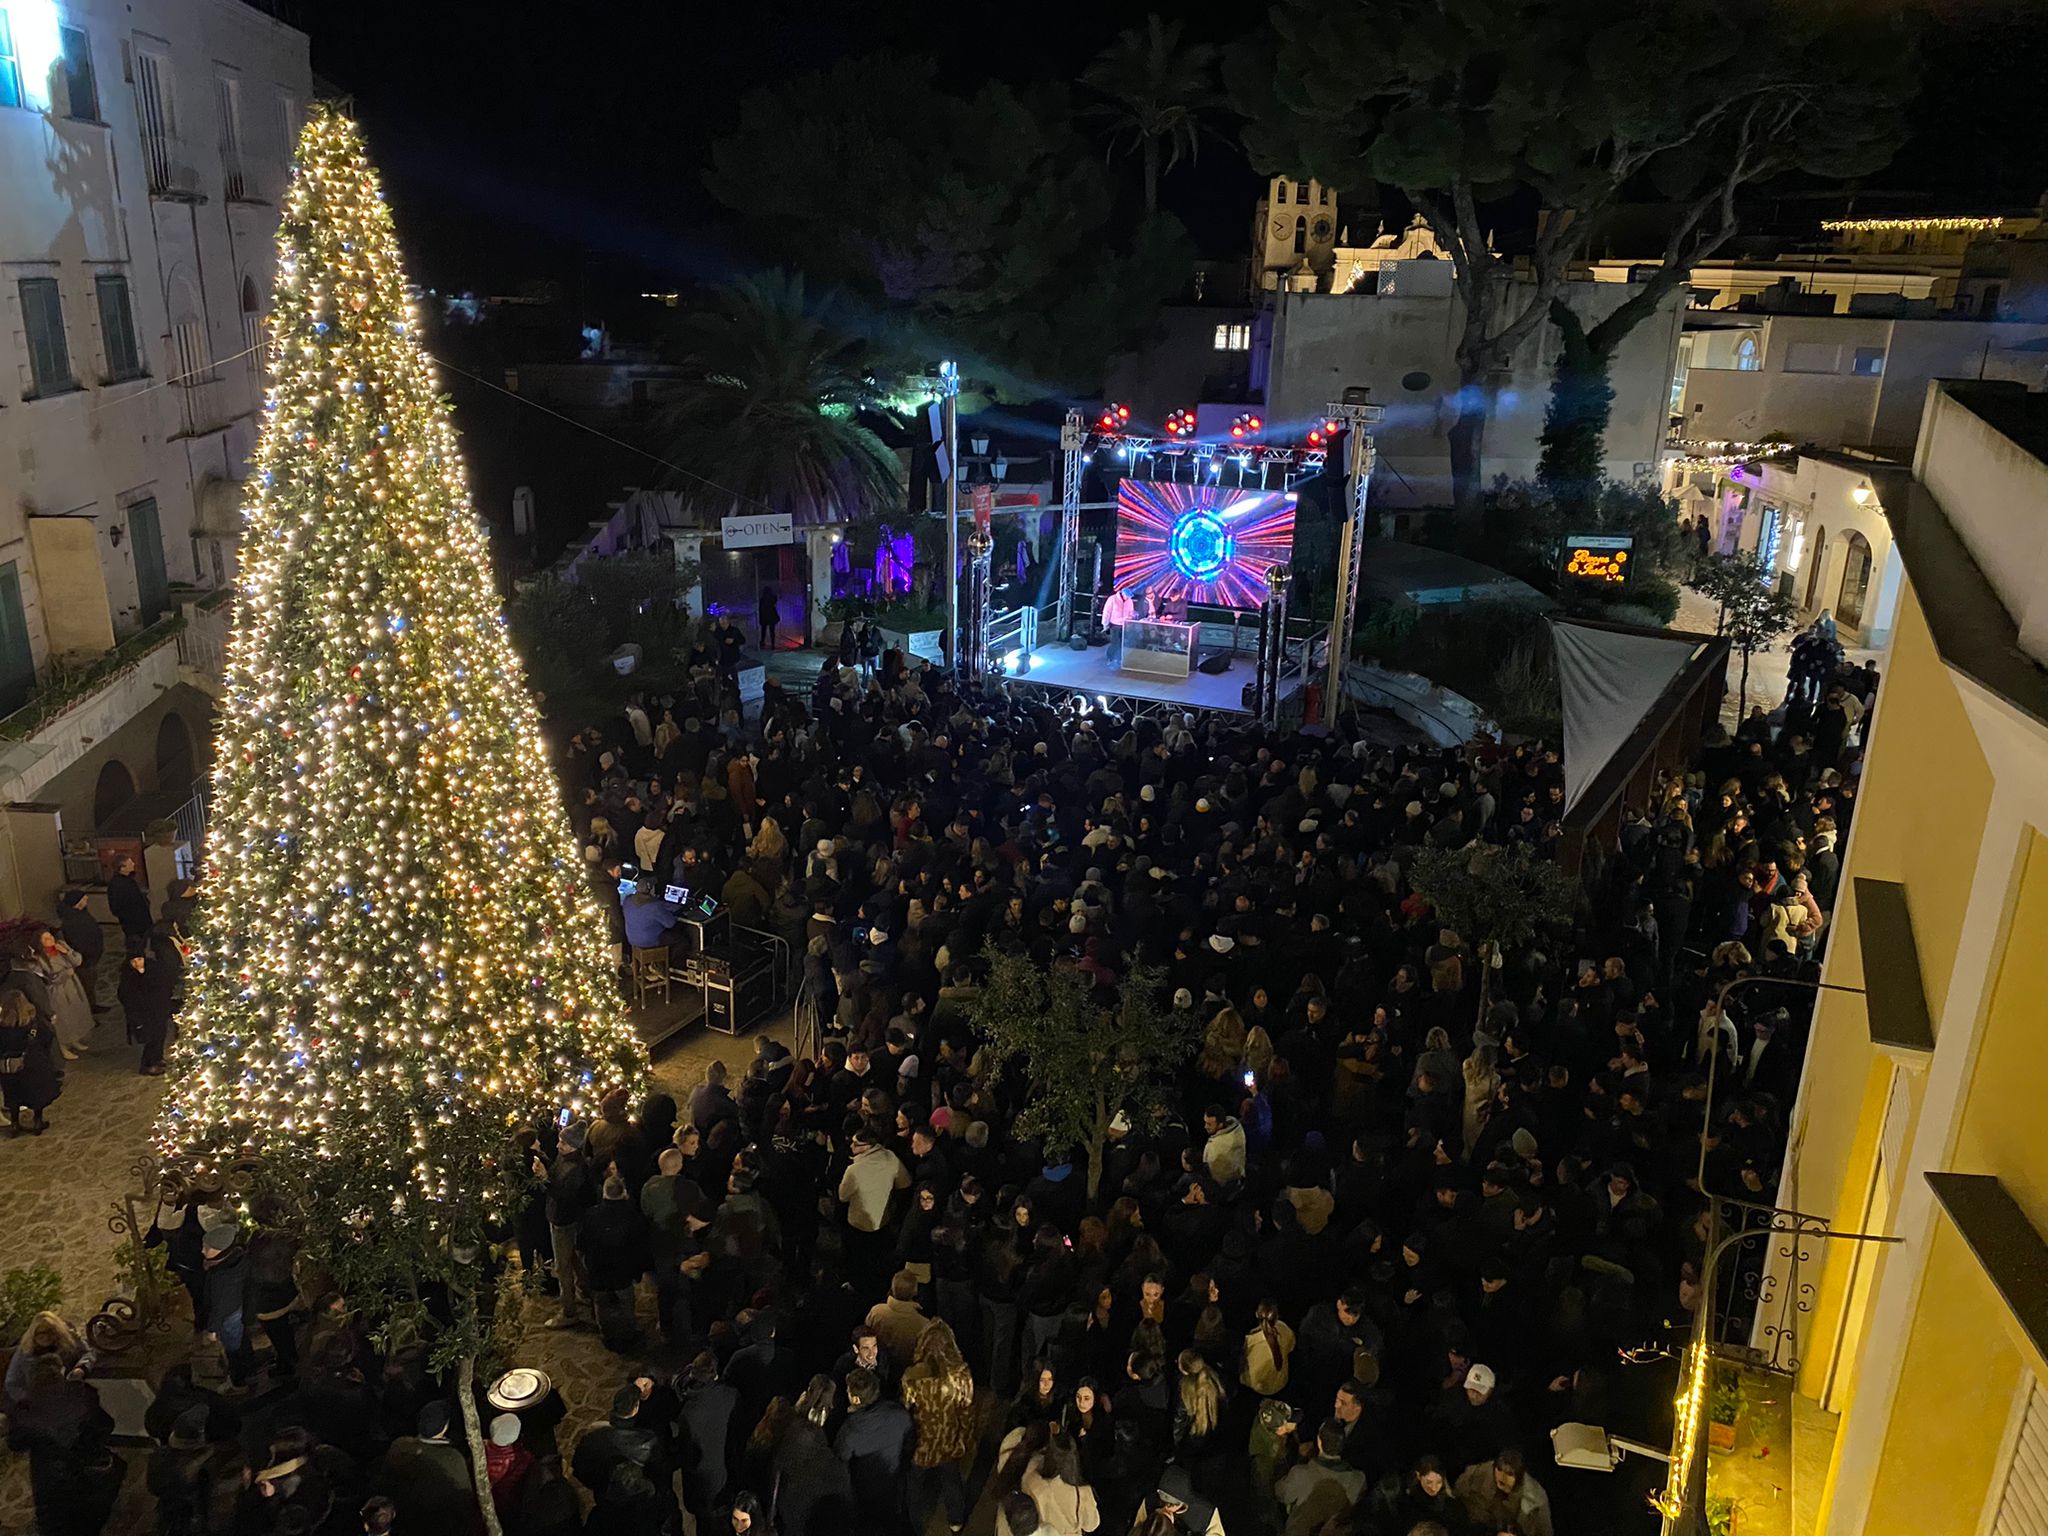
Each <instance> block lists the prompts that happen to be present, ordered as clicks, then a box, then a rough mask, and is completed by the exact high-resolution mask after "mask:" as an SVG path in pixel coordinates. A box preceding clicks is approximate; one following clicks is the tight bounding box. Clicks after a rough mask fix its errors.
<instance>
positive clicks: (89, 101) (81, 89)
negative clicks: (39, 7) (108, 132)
mask: <svg viewBox="0 0 2048 1536" xmlns="http://www.w3.org/2000/svg"><path fill="white" fill-rule="evenodd" d="M57 36H58V40H59V43H60V45H61V52H60V55H59V60H58V67H59V68H60V69H61V70H62V71H63V73H64V115H65V116H66V117H68V118H71V119H72V120H74V121H76V122H81V123H96V122H98V121H99V120H100V88H99V85H98V83H97V82H96V81H95V80H94V79H93V74H92V42H91V40H90V39H89V38H87V37H86V35H85V29H84V28H83V27H59V28H58V29H57Z"/></svg>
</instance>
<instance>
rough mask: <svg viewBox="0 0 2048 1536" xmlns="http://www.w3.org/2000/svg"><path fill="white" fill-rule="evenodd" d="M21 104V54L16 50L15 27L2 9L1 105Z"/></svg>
mask: <svg viewBox="0 0 2048 1536" xmlns="http://www.w3.org/2000/svg"><path fill="white" fill-rule="evenodd" d="M20 105H21V56H20V55H19V54H17V53H16V52H15V51H14V29H13V28H12V27H10V26H9V25H8V24H7V13H6V12H5V11H0V107H18V106H20Z"/></svg>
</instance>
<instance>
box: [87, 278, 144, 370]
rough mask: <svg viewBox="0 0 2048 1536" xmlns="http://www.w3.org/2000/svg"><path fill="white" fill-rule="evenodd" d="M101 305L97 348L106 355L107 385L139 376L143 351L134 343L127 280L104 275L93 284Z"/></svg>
mask: <svg viewBox="0 0 2048 1536" xmlns="http://www.w3.org/2000/svg"><path fill="white" fill-rule="evenodd" d="M94 289H95V291H96V293H97V296H98V298H99V303H100V345H101V347H102V348H104V349H105V351H106V357H107V382H108V383H109V384H113V383H117V382H119V381H120V380H122V379H137V378H140V377H141V376H142V348H141V347H140V346H138V345H137V344H136V341H135V311H134V309H133V307H132V306H131V305H130V304H129V302H128V279H127V278H125V277H121V276H119V275H117V274H114V273H103V274H101V275H100V277H99V278H98V279H96V280H95V282H94Z"/></svg>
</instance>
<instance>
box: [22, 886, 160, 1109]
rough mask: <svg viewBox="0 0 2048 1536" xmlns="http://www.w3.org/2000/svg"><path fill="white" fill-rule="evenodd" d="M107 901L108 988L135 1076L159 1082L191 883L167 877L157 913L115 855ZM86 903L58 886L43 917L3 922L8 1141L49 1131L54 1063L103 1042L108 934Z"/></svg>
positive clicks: (58, 1065)
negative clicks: (111, 965) (119, 943)
mask: <svg viewBox="0 0 2048 1536" xmlns="http://www.w3.org/2000/svg"><path fill="white" fill-rule="evenodd" d="M106 900H107V906H108V909H109V912H110V915H111V916H112V917H113V920H114V923H115V926H116V927H118V928H119V929H120V931H121V935H122V939H123V944H124V947H123V953H122V960H121V967H120V970H119V972H118V980H117V981H116V982H115V983H114V986H113V988H112V991H113V993H114V996H115V998H116V999H117V1000H118V1001H119V1003H120V1005H121V1012H122V1015H123V1020H124V1023H125V1025H126V1028H127V1038H128V1043H129V1044H130V1045H137V1046H140V1047H141V1061H140V1065H139V1066H138V1068H137V1070H138V1071H140V1072H141V1073H142V1074H143V1075H144V1076H145V1077H161V1076H162V1075H163V1070H164V1051H165V1049H166V1048H167V1047H168V1045H169V1044H170V1042H171V1040H172V1038H173V1037H174V1036H175V1034H176V1028H177V1026H176V1022H175V1021H176V1017H177V1012H178V1007H179V1005H180V1004H181V1003H182V1001H183V999H184V982H185V962H186V960H187V959H188V958H189V957H190V955H191V943H190V940H189V938H188V937H187V932H186V929H187V925H189V924H190V922H191V920H192V914H193V912H194V910H195V909H196V908H197V906H198V900H199V897H198V882H197V881H194V880H188V879H175V880H173V881H171V882H170V885H169V887H168V889H167V891H166V893H165V895H164V899H163V901H162V903H161V904H160V907H161V910H159V903H157V902H155V901H153V900H152V899H151V896H150V893H149V890H148V888H147V886H146V885H145V884H144V883H143V880H142V877H141V875H140V873H139V871H138V866H137V863H136V860H135V859H134V857H133V856H132V855H127V854H123V855H122V856H121V857H120V858H119V859H118V860H116V861H115V864H114V867H113V868H112V870H111V871H110V872H109V874H108V877H107V887H106ZM90 907H91V898H90V896H89V894H88V893H87V892H85V891H83V890H80V889H75V888H74V889H71V890H66V891H64V892H62V893H61V894H60V895H59V896H58V898H57V911H56V913H55V914H54V915H53V916H52V917H50V918H48V919H27V920H21V921H16V922H12V923H9V924H7V925H6V931H5V932H4V934H0V965H4V966H5V970H4V972H0V1104H4V1106H5V1108H6V1110H7V1119H8V1134H9V1135H10V1136H20V1135H23V1134H28V1135H34V1136H40V1135H42V1134H43V1132H45V1131H47V1130H48V1129H49V1128H50V1119H49V1109H50V1106H51V1105H53V1104H55V1103H56V1102H57V1099H58V1097H59V1096H60V1095H61V1094H62V1093H63V1091H64V1066H63V1064H64V1063H65V1062H70V1061H76V1060H78V1059H79V1058H80V1057H81V1056H84V1055H86V1054H88V1053H89V1052H91V1051H92V1050H94V1049H95V1048H96V1047H97V1046H99V1045H100V1044H101V1043H102V1042H101V1041H100V1040H99V1038H98V1031H99V1028H100V1025H101V1023H102V1022H103V1017H104V1016H105V1015H107V1014H110V1013H112V1012H113V1005H112V1004H111V1003H108V1002H106V1001H105V1000H103V997H102V988H103V983H102V980H101V977H100V969H101V961H102V959H103V958H104V956H105V955H106V953H107V937H106V933H105V930H104V929H102V928H101V926H100V922H99V919H98V918H97V917H96V916H94V914H93V913H92V911H91V910H90ZM24 1116H26V1117H27V1118H26V1119H24Z"/></svg>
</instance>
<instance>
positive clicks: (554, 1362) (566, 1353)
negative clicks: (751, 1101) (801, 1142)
mask: <svg viewBox="0 0 2048 1536" xmlns="http://www.w3.org/2000/svg"><path fill="white" fill-rule="evenodd" d="M114 951H115V956H116V957H117V956H118V954H119V944H118V942H117V943H116V944H115V945H114ZM117 963H118V962H117V959H116V958H114V957H110V958H109V961H108V966H107V971H106V974H105V976H104V977H103V979H102V982H101V995H102V996H107V997H111V996H112V995H113V969H114V967H115V966H116V964H117ZM769 1033H771V1034H773V1035H775V1036H776V1038H778V1039H780V1040H782V1041H784V1042H787V1041H788V1040H789V1037H790V1029H789V1021H788V1018H787V1016H786V1015H785V1016H784V1017H783V1019H782V1021H781V1023H780V1024H779V1025H778V1026H777V1027H775V1028H773V1029H771V1030H770V1031H769ZM92 1047H93V1048H92V1051H91V1053H90V1054H89V1055H87V1056H85V1057H83V1058H81V1059H80V1060H78V1061H75V1062H67V1063H64V1091H63V1094H62V1096H61V1097H59V1099H58V1100H57V1102H56V1103H55V1104H54V1105H52V1106H51V1107H50V1111H49V1129H48V1131H46V1132H45V1133H44V1134H43V1135H41V1136H30V1135H22V1136H19V1137H10V1136H9V1135H8V1134H7V1132H6V1131H5V1129H0V1231H4V1232H5V1233H7V1234H8V1239H9V1241H8V1244H7V1248H6V1252H5V1257H4V1258H0V1268H12V1267H15V1266H19V1265H24V1264H31V1263H36V1262H42V1263H46V1264H48V1265H50V1266H51V1267H52V1268H54V1269H55V1270H56V1271H57V1272H58V1274H59V1275H61V1276H62V1277H63V1281H64V1312H65V1315H66V1316H67V1317H69V1318H70V1319H71V1320H72V1322H73V1323H75V1324H80V1325H82V1324H83V1323H84V1322H85V1320H86V1319H87V1318H89V1317H91V1316H92V1315H93V1313H94V1312H96V1311H98V1310H99V1308H100V1307H101V1305H102V1304H103V1303H104V1302H106V1300H107V1299H108V1298H109V1297H111V1296H113V1295H115V1294H117V1291H118V1289H119V1286H118V1284H117V1275H116V1265H115V1261H114V1250H115V1247H116V1245H117V1243H118V1242H119V1241H120V1238H119V1236H118V1234H117V1233H116V1232H115V1231H114V1229H113V1228H112V1226H111V1225H110V1218H111V1217H112V1216H113V1215H114V1213H115V1211H116V1210H117V1208H119V1206H120V1203H121V1200H122V1198H123V1196H126V1195H130V1194H135V1193H137V1192H139V1191H140V1189H141V1187H142V1186H141V1177H140V1173H139V1171H138V1164H139V1161H140V1159H141V1158H142V1156H143V1155H144V1153H145V1152H146V1151H147V1148H148V1143H149V1129H150V1124H151V1121H152V1119H153V1118H154V1116H155V1114H156V1107H157V1101H158V1099H159V1098H160V1097H161V1094H162V1088H163V1080H162V1079H161V1078H151V1077H143V1076H142V1075H140V1073H138V1072H137V1070H136V1068H137V1065H138V1061H139V1054H140V1053H139V1051H138V1049H137V1048H136V1047H134V1046H131V1045H129V1044H127V1043H126V1041H125V1039H124V1038H123V1026H122V1021H121V1015H120V1012H119V1010H118V1009H116V1010H115V1011H114V1012H112V1013H109V1014H105V1015H102V1016H101V1018H100V1023H99V1028H98V1029H97V1031H96V1032H95V1034H94V1037H93V1040H92ZM752 1055H753V1043H752V1034H751V1033H750V1034H748V1035H743V1036H741V1037H739V1038H738V1039H730V1038H727V1037H725V1036H722V1035H713V1034H708V1033H707V1032H705V1031H704V1030H703V1029H701V1028H695V1029H692V1030H690V1031H689V1032H688V1033H687V1034H685V1035H683V1036H682V1037H680V1038H678V1039H673V1040H670V1041H668V1042H665V1043H664V1044H663V1045H662V1046H660V1047H659V1048H658V1050H657V1054H656V1059H655V1062H654V1078H655V1080H656V1082H658V1083H659V1084H660V1085H661V1086H662V1087H663V1088H665V1089H666V1090H667V1091H668V1092H670V1093H672V1094H674V1095H675V1097H676V1099H677V1100H678V1102H682V1101H683V1100H684V1099H685V1098H686V1097H687V1095H688V1092H689V1090H690V1089H691V1088H693V1087H695V1086H696V1085H697V1084H698V1083H699V1082H701V1081H702V1080H703V1071H704V1068H705V1066H706V1065H708V1064H709V1063H710V1062H711V1061H713V1060H716V1059H723V1060H724V1061H725V1062H726V1063H727V1065H729V1066H730V1067H731V1068H732V1069H733V1070H734V1072H735V1073H737V1072H739V1071H740V1070H742V1069H743V1068H744V1067H745V1065H746V1063H747V1062H748V1061H749V1060H750V1059H751V1058H752ZM148 1215H149V1213H148V1212H143V1213H142V1219H143V1220H144V1221H145V1222H146V1221H147V1220H148ZM554 1310H555V1309H554V1306H553V1304H552V1303H551V1302H548V1301H546V1300H545V1299H543V1298H538V1297H536V1298H531V1299H529V1301H528V1303H527V1305H526V1308H525V1312H526V1323H527V1327H526V1329H525V1335H524V1339H523V1342H522V1344H521V1347H520V1350H519V1356H520V1362H521V1363H522V1364H528V1365H536V1366H539V1367H540V1368H541V1369H543V1370H545V1371H547V1372H548V1374H549V1375H550V1376H552V1377H553V1378H554V1380H555V1382H556V1384H557V1385H558V1386H559V1387H560V1388H561V1391H562V1394H563V1397H564V1398H565V1399H566V1401H567V1403H568V1406H569V1421H568V1422H569V1424H570V1426H572V1427H573V1428H575V1429H579V1430H580V1428H581V1427H582V1426H583V1425H586V1424H588V1423H590V1422H591V1421H592V1420H594V1419H598V1418H601V1417H603V1415H604V1412H605V1405H606V1404H607V1403H609V1401H610V1399H611V1394H612V1391H613V1390H614V1389H615V1388H616V1387H617V1386H618V1384H619V1380H620V1377H621V1374H622V1371H623V1368H624V1365H625V1362H624V1361H623V1360H621V1359H620V1358H619V1357H617V1356H614V1355H612V1354H611V1353H610V1352H609V1351H608V1350H606V1349H605V1347H604V1345H603V1343H602V1342H601V1341H600V1340H599V1338H598V1336H597V1334H596V1332H595V1330H593V1329H589V1328H573V1329H561V1330H556V1329H550V1328H547V1327H545V1326H543V1323H544V1320H545V1319H546V1318H548V1317H550V1316H552V1315H553V1313H554ZM642 1310H643V1320H644V1321H645V1322H646V1323H647V1324H648V1325H649V1327H650V1329H651V1327H652V1324H653V1319H654V1311H653V1305H652V1299H651V1296H650V1297H646V1298H643V1301H642ZM172 1311H173V1316H172V1317H171V1318H170V1319H169V1320H168V1322H167V1324H166V1326H165V1327H164V1328H163V1329H161V1330H158V1331H155V1332H152V1333H150V1334H148V1335H147V1336H145V1337H144V1338H143V1340H142V1341H141V1342H140V1343H139V1345H138V1346H137V1347H136V1348H134V1349H132V1350H129V1351H127V1352H124V1353H121V1354H118V1355H114V1356H111V1357H109V1358H107V1359H106V1360H104V1361H103V1362H102V1365H101V1368H100V1370H101V1373H102V1374H105V1375H110V1376H146V1377H149V1378H151V1379H154V1378H155V1377H156V1376H158V1375H160V1374H161V1372H162V1371H163V1369H164V1368H165V1367H166V1366H168V1365H170V1364H173V1363H175V1362H176V1361H178V1360H181V1359H184V1358H186V1356H187V1355H188V1353H189V1351H190V1348H191V1344H192V1333H191V1329H190V1327H189V1318H188V1317H187V1315H186V1314H185V1313H184V1311H183V1308H182V1307H181V1306H174V1307H173V1309H172ZM13 1342H14V1341H13V1340H11V1339H7V1340H0V1349H5V1348H9V1347H11V1346H12V1344H13ZM145 1455H146V1451H141V1450H129V1451H126V1452H124V1459H125V1460H126V1461H127V1462H128V1464H129V1470H128V1473H127V1479H126V1483H125V1487H124V1493H123V1498H122V1502H121V1504H120V1505H119V1506H118V1507H117V1508H116V1510H115V1512H114V1516H113V1518H112V1520H110V1521H109V1522H108V1526H107V1529H108V1530H109V1531H128V1530H145V1529H149V1528H150V1526H151V1520H150V1516H149V1514H148V1510H147V1496H146V1495H145V1494H144V1493H143V1492H142V1489H141V1483H142V1471H141V1462H142V1461H143V1459H144V1457H145ZM33 1518H34V1517H33V1508H32V1505H31V1502H30V1498H29V1486H28V1460H27V1458H26V1457H23V1456H17V1455H14V1454H12V1453H0V1532H26V1531H29V1530H30V1529H31V1528H32V1524H33Z"/></svg>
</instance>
